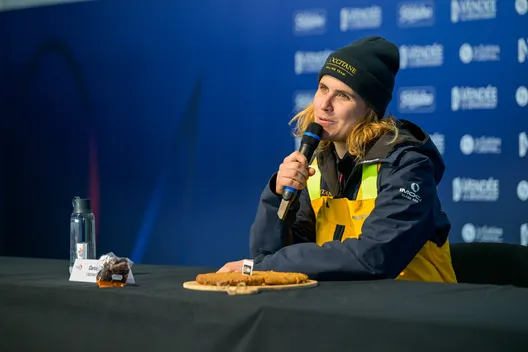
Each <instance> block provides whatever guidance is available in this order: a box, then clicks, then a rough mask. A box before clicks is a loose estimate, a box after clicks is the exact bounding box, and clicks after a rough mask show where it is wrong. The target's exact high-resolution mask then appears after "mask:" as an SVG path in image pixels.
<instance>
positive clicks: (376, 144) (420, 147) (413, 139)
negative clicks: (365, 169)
mask: <svg viewBox="0 0 528 352" xmlns="http://www.w3.org/2000/svg"><path fill="white" fill-rule="evenodd" d="M397 127H398V130H399V134H398V138H397V139H396V141H394V142H392V143H390V144H389V142H390V141H391V140H392V139H393V138H394V135H393V134H386V135H383V136H381V137H380V138H378V139H377V140H374V141H373V142H372V143H371V144H370V146H368V147H367V153H366V155H365V159H364V160H359V162H368V161H369V160H379V161H384V160H385V161H387V159H389V160H391V158H390V157H391V156H392V155H394V154H399V153H400V152H402V151H403V150H406V149H413V150H416V151H418V152H419V153H421V154H423V155H426V156H427V157H429V159H430V160H431V162H432V163H433V165H434V174H435V180H436V183H437V184H438V183H439V182H440V181H441V179H442V177H443V175H444V171H445V163H444V160H443V158H442V155H441V154H440V152H439V151H438V148H437V147H436V145H435V144H434V143H433V141H432V140H431V137H430V136H429V134H427V133H426V132H425V131H424V130H423V129H421V128H420V127H419V126H418V125H416V124H414V123H412V122H410V121H407V120H398V122H397ZM318 158H319V159H320V160H321V161H322V159H326V161H327V163H323V165H325V164H326V165H328V164H332V163H328V161H330V160H328V159H332V160H334V162H335V154H334V148H330V149H328V150H325V151H323V152H322V153H320V155H318ZM345 158H346V156H345ZM332 178H334V177H332ZM335 178H336V179H337V177H335ZM331 181H333V180H331Z"/></svg>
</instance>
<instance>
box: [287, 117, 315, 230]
mask: <svg viewBox="0 0 528 352" xmlns="http://www.w3.org/2000/svg"><path fill="white" fill-rule="evenodd" d="M322 134H323V126H321V125H320V124H318V123H316V122H312V123H310V124H309V125H308V128H306V131H304V133H303V136H302V139H301V146H300V147H299V151H300V152H301V153H302V154H303V155H304V156H305V157H306V159H308V163H310V160H312V156H313V153H314V152H315V150H316V149H317V146H318V145H319V142H320V141H321V136H322ZM296 196H297V190H296V189H295V188H292V187H284V191H283V192H282V201H281V204H280V207H279V211H278V212H277V215H278V216H279V218H280V219H281V220H284V219H285V218H286V214H288V210H289V209H290V206H291V204H292V203H293V201H294V200H295V198H296Z"/></svg>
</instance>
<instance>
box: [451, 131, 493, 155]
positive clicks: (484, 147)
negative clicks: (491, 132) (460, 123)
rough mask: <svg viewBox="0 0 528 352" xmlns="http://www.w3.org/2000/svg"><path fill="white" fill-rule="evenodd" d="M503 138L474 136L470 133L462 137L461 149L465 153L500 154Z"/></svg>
mask: <svg viewBox="0 0 528 352" xmlns="http://www.w3.org/2000/svg"><path fill="white" fill-rule="evenodd" d="M501 145H502V140H501V139H500V138H498V137H488V136H481V137H477V138H475V137H473V136H471V135H469V134H466V135H464V136H463V137H462V138H461V139H460V150H461V151H462V154H464V155H471V154H500V153H501Z"/></svg>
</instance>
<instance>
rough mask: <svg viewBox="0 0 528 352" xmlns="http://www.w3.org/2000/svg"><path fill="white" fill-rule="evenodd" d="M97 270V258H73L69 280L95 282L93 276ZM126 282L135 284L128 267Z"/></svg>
mask: <svg viewBox="0 0 528 352" xmlns="http://www.w3.org/2000/svg"><path fill="white" fill-rule="evenodd" d="M98 271H99V263H98V260H97V259H75V263H73V268H72V272H71V274H70V281H77V282H91V283H94V284H95V283H96V281H95V277H96V276H97V272H98ZM126 283H127V284H135V283H136V281H135V280H134V275H133V274H132V269H130V271H129V273H128V277H127V281H126Z"/></svg>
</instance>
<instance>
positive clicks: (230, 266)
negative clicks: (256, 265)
mask: <svg viewBox="0 0 528 352" xmlns="http://www.w3.org/2000/svg"><path fill="white" fill-rule="evenodd" d="M244 260H247V261H250V262H253V260H251V259H242V260H238V261H236V262H229V263H227V264H225V265H224V266H223V267H221V268H220V270H218V271H217V273H233V272H242V266H243V265H244Z"/></svg>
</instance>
